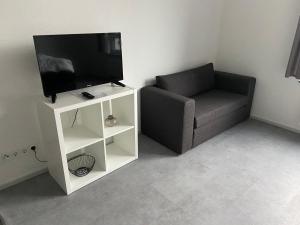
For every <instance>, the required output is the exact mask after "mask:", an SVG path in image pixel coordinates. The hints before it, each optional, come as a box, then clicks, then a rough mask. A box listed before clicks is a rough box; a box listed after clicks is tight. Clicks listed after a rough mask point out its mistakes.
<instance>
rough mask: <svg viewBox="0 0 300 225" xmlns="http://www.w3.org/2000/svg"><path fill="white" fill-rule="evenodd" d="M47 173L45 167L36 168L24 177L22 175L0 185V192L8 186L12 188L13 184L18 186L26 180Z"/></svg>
mask: <svg viewBox="0 0 300 225" xmlns="http://www.w3.org/2000/svg"><path fill="white" fill-rule="evenodd" d="M47 171H48V168H47V167H41V168H38V169H37V170H35V171H30V172H28V173H26V174H25V175H22V176H20V177H17V178H14V179H12V180H10V181H8V182H6V183H4V184H0V191H1V190H3V189H5V188H8V187H10V186H13V185H15V184H18V183H21V182H23V181H25V180H28V179H30V178H33V177H35V176H38V175H40V174H43V173H46V172H47Z"/></svg>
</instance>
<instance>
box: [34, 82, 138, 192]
mask: <svg viewBox="0 0 300 225" xmlns="http://www.w3.org/2000/svg"><path fill="white" fill-rule="evenodd" d="M97 89H98V90H101V95H102V96H103V97H97V98H95V99H92V100H84V99H82V98H81V97H79V96H76V95H72V94H70V93H69V94H68V93H66V94H61V95H59V98H58V99H57V103H55V104H51V103H47V102H43V103H42V104H40V105H39V107H38V108H39V118H40V124H41V129H42V133H43V145H44V146H43V147H44V149H45V150H46V152H47V159H48V169H49V172H50V174H51V176H52V177H53V178H54V179H55V180H56V181H57V183H58V184H59V185H60V186H61V187H62V189H63V190H64V191H65V192H66V193H67V194H70V193H72V192H74V191H76V190H78V189H80V188H82V187H84V186H85V185H87V184H89V183H91V182H93V181H95V180H97V179H99V178H101V177H103V176H104V175H106V174H108V173H110V172H112V171H114V170H116V169H118V168H120V167H122V166H124V165H126V164H128V163H130V162H132V161H133V160H135V159H137V158H138V139H137V92H136V89H132V88H129V87H113V86H111V85H101V86H98V87H97ZM77 110H78V112H77V117H76V121H75V123H74V125H73V126H72V123H73V121H74V118H75V114H76V111H77ZM110 114H113V115H114V116H115V117H116V118H117V124H116V125H115V126H114V127H106V126H105V125H104V124H105V123H104V120H105V118H106V117H107V116H108V115H110ZM84 152H86V153H89V154H91V155H93V156H94V157H95V158H96V163H95V166H94V168H93V170H92V171H91V172H90V173H89V174H88V175H86V176H84V177H76V176H74V175H73V174H71V173H70V172H69V170H68V159H69V158H71V157H74V156H76V155H79V154H82V153H84Z"/></svg>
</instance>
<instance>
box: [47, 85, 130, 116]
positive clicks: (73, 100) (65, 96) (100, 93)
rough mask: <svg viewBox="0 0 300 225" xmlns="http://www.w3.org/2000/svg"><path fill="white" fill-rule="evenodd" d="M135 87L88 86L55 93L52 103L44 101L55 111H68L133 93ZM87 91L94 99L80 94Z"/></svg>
mask: <svg viewBox="0 0 300 225" xmlns="http://www.w3.org/2000/svg"><path fill="white" fill-rule="evenodd" d="M134 90H135V89H134V88H131V87H120V86H111V84H103V85H98V86H94V87H90V88H85V89H79V90H75V91H70V92H65V93H60V94H57V99H56V102H55V103H54V104H53V103H51V102H50V101H48V100H46V101H45V102H44V103H45V104H46V105H47V106H48V107H50V108H52V109H53V110H57V111H68V110H72V109H73V108H77V107H84V106H88V105H92V104H95V103H98V102H101V101H106V100H109V99H111V98H114V97H119V96H123V95H127V94H130V93H133V91H134ZM84 91H86V92H89V93H91V94H92V95H94V96H95V98H94V99H90V100H88V99H86V98H83V97H82V96H81V92H84Z"/></svg>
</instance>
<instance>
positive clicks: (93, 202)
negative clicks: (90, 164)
mask: <svg viewBox="0 0 300 225" xmlns="http://www.w3.org/2000/svg"><path fill="white" fill-rule="evenodd" d="M139 143H140V158H139V160H138V161H135V162H133V163H131V164H130V165H128V166H126V167H124V168H122V169H120V170H118V171H116V172H114V173H113V174H111V175H108V176H106V177H104V178H103V179H101V180H99V181H97V182H94V183H93V184H91V185H89V186H87V187H85V188H83V189H81V190H79V191H77V192H75V193H74V194H72V195H70V196H65V195H64V193H63V192H62V191H61V190H60V188H59V187H58V186H57V185H56V183H55V182H54V181H53V180H52V178H51V177H50V176H49V175H48V174H44V175H41V176H38V177H36V178H34V179H31V180H29V181H26V182H23V183H22V184H19V185H16V186H14V187H12V188H9V189H6V190H4V191H2V192H0V212H2V213H3V216H4V217H5V218H6V220H7V223H8V224H12V225H18V224H23V225H48V224H49V225H50V224H51V225H53V224H55V225H69V224H72V225H92V224H97V225H102V224H103V225H125V224H126V225H177V224H187V225H202V224H203V225H223V224H224V225H225V224H226V225H299V224H300V136H299V135H298V134H294V133H291V132H288V131H285V130H282V129H279V128H276V127H272V126H269V125H266V124H264V123H261V122H257V121H253V120H250V121H247V122H245V123H242V124H240V125H238V126H236V127H234V128H232V129H230V130H228V131H226V132H224V133H222V134H221V135H219V136H217V137H215V138H213V139H211V140H210V141H207V142H206V143H204V144H202V145H200V146H198V147H197V148H195V149H193V150H192V151H189V152H188V153H186V154H184V155H181V156H176V155H175V154H174V153H172V152H171V151H170V150H168V149H166V148H165V147H163V146H161V145H159V144H158V143H156V142H154V141H152V140H151V139H149V138H147V137H145V136H140V140H139Z"/></svg>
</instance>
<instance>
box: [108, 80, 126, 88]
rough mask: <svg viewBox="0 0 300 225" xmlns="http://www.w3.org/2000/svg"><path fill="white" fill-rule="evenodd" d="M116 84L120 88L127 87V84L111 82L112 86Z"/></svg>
mask: <svg viewBox="0 0 300 225" xmlns="http://www.w3.org/2000/svg"><path fill="white" fill-rule="evenodd" d="M114 84H116V85H118V86H121V87H126V85H125V84H123V83H121V82H120V81H112V82H111V85H112V86H113V85H114Z"/></svg>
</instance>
